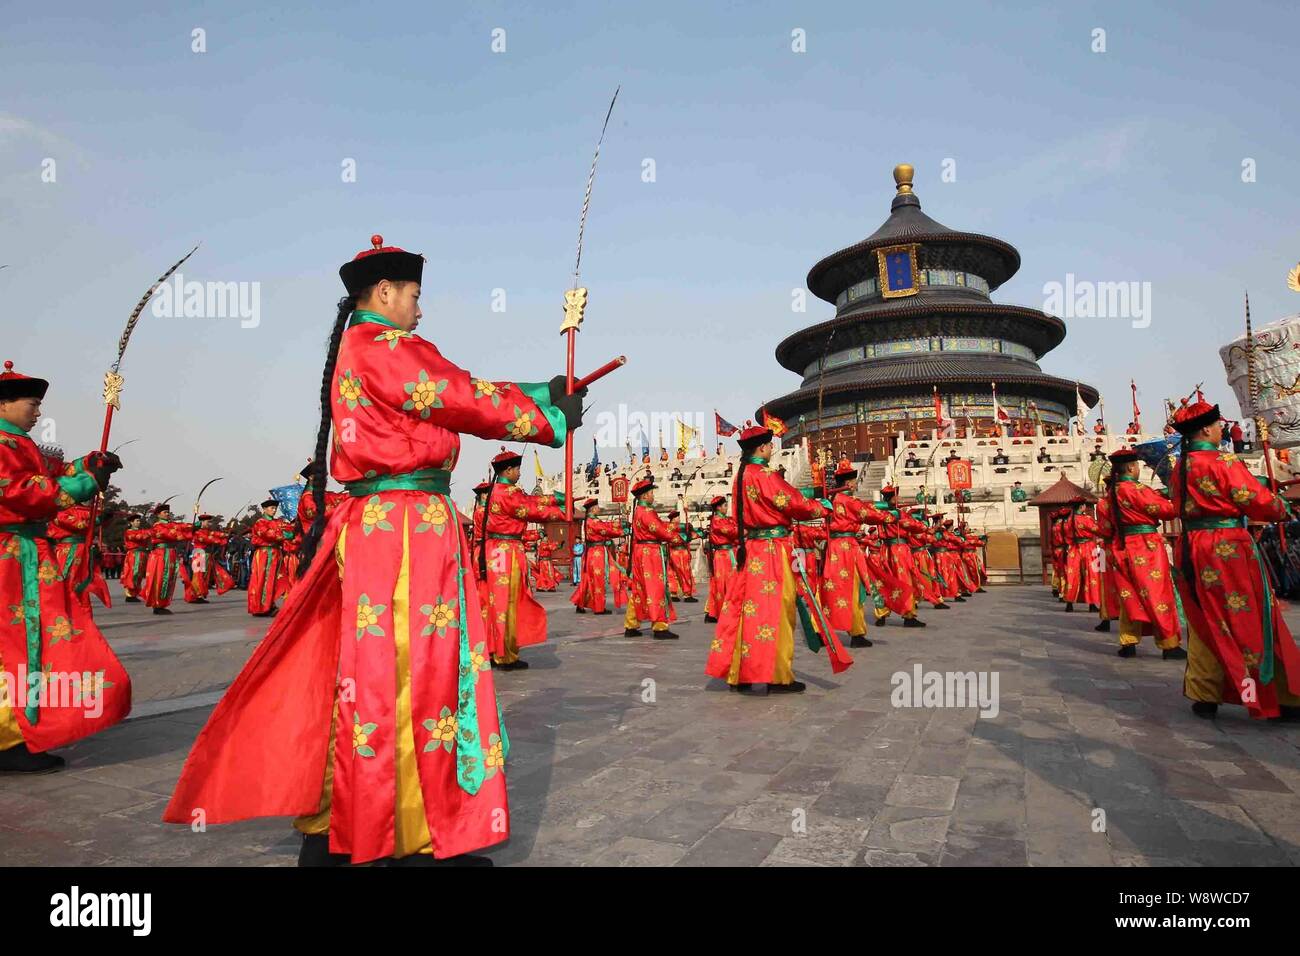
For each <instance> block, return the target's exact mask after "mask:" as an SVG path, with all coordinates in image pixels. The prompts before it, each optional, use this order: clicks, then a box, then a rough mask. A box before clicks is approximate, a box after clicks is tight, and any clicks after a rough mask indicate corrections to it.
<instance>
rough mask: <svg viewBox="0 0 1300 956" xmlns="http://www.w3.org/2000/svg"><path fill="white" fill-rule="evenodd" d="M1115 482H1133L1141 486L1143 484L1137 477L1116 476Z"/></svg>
mask: <svg viewBox="0 0 1300 956" xmlns="http://www.w3.org/2000/svg"><path fill="white" fill-rule="evenodd" d="M1115 480H1116V481H1131V482H1133V483H1134V484H1140V483H1141V479H1139V478H1138V477H1137V476H1136V475H1116V476H1115Z"/></svg>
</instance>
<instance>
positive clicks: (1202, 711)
mask: <svg viewBox="0 0 1300 956" xmlns="http://www.w3.org/2000/svg"><path fill="white" fill-rule="evenodd" d="M1192 713H1193V714H1195V715H1196V716H1197V717H1204V718H1205V719H1206V720H1213V719H1214V718H1215V715H1217V714H1218V713H1219V705H1218V704H1212V703H1209V702H1208V701H1203V700H1198V701H1195V702H1194V703H1193V704H1192Z"/></svg>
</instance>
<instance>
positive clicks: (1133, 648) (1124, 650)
mask: <svg viewBox="0 0 1300 956" xmlns="http://www.w3.org/2000/svg"><path fill="white" fill-rule="evenodd" d="M1116 653H1117V654H1119V656H1120V657H1137V656H1138V648H1137V645H1136V644H1124V645H1122V646H1121V647H1120V649H1119V650H1118V651H1117V652H1116Z"/></svg>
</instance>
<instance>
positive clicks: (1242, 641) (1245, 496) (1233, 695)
mask: <svg viewBox="0 0 1300 956" xmlns="http://www.w3.org/2000/svg"><path fill="white" fill-rule="evenodd" d="M1183 441H1184V443H1186V444H1187V446H1188V448H1189V450H1188V451H1187V452H1185V453H1184V455H1183V456H1182V458H1181V459H1180V460H1179V461H1178V463H1177V464H1176V465H1175V466H1174V469H1173V474H1172V475H1171V477H1170V480H1169V486H1170V488H1172V489H1173V493H1172V497H1173V501H1174V508H1175V509H1176V510H1177V511H1178V513H1179V514H1180V515H1182V519H1183V527H1184V534H1183V535H1182V536H1181V537H1180V539H1179V541H1178V547H1177V550H1176V554H1175V565H1176V566H1177V568H1178V569H1179V574H1178V575H1177V576H1176V578H1175V581H1176V584H1177V587H1178V590H1179V593H1180V594H1181V595H1182V598H1183V609H1184V611H1185V612H1186V614H1187V620H1188V625H1189V626H1190V627H1191V629H1192V631H1193V632H1194V633H1195V635H1196V637H1197V638H1198V639H1199V640H1200V641H1202V642H1203V643H1205V644H1206V645H1208V646H1209V648H1210V649H1211V650H1212V651H1213V652H1214V656H1215V657H1216V658H1217V659H1218V661H1219V666H1220V667H1222V669H1223V673H1224V677H1223V685H1222V696H1223V700H1225V701H1227V702H1229V703H1242V704H1245V706H1246V708H1247V709H1248V710H1249V712H1250V716H1251V717H1276V716H1277V715H1278V714H1279V712H1280V711H1279V709H1278V689H1279V686H1281V687H1283V688H1286V689H1288V690H1289V691H1290V693H1291V694H1297V693H1300V648H1297V647H1296V643H1295V639H1294V638H1293V637H1292V636H1291V631H1290V629H1289V628H1288V627H1287V625H1286V622H1285V621H1284V620H1283V619H1282V607H1281V602H1280V601H1278V600H1277V597H1276V596H1275V595H1274V593H1273V588H1272V586H1271V584H1270V583H1269V580H1268V574H1267V573H1266V571H1265V566H1264V563H1263V561H1262V559H1261V557H1260V555H1259V551H1258V549H1257V548H1256V546H1255V541H1254V539H1253V538H1252V537H1251V535H1250V532H1249V531H1248V530H1247V529H1246V528H1245V527H1242V526H1241V519H1242V518H1249V519H1251V520H1253V521H1276V520H1278V519H1279V518H1281V517H1283V516H1284V515H1285V514H1286V513H1287V512H1286V506H1285V505H1284V504H1283V503H1282V501H1281V499H1280V498H1278V497H1277V496H1276V495H1274V494H1273V493H1272V492H1271V491H1269V490H1268V489H1266V488H1263V487H1261V486H1260V484H1259V482H1258V481H1257V480H1256V479H1255V476H1254V475H1252V474H1251V473H1250V472H1249V471H1248V470H1247V468H1246V466H1245V465H1244V464H1242V462H1241V460H1240V459H1239V458H1237V456H1236V455H1234V454H1230V453H1221V452H1220V451H1219V450H1218V449H1217V448H1215V447H1214V446H1212V445H1209V444H1208V443H1205V442H1188V440H1187V439H1186V438H1184V439H1183ZM1184 468H1187V482H1186V485H1187V487H1186V494H1184V490H1183V476H1182V471H1183V469H1184ZM1209 522H1218V523H1222V524H1233V525H1234V526H1233V527H1222V528H1205V527H1201V528H1197V527H1196V525H1197V524H1198V523H1201V524H1204V523H1209ZM1184 571H1185V572H1186V573H1184ZM1187 574H1190V580H1189V579H1188V577H1187V576H1186V575H1187ZM1189 654H1190V650H1189ZM1189 661H1190V658H1189Z"/></svg>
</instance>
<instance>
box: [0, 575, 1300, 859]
mask: <svg viewBox="0 0 1300 956" xmlns="http://www.w3.org/2000/svg"><path fill="white" fill-rule="evenodd" d="M567 597H568V592H567V589H565V590H563V591H562V592H561V593H560V594H557V595H544V596H543V598H544V600H543V603H544V604H546V605H547V606H548V608H550V609H551V610H552V611H553V617H552V641H551V642H550V643H548V644H546V645H544V646H543V647H540V648H533V649H529V650H528V651H526V652H525V654H526V656H527V658H528V660H529V661H531V662H532V665H533V666H532V668H531V669H530V670H529V671H527V672H514V673H503V674H500V675H498V687H499V688H500V690H501V693H502V705H503V707H504V710H505V715H506V721H507V726H508V728H509V731H510V737H511V741H512V744H513V748H514V749H513V752H512V754H511V760H510V763H509V780H510V800H511V821H512V829H513V835H512V838H511V840H510V841H509V843H507V844H505V845H504V846H502V847H500V848H498V849H497V850H495V851H493V853H492V856H493V857H494V858H495V859H496V860H497V862H498V863H499V864H523V865H682V866H697V865H705V866H707V865H724V864H738V865H747V866H748V865H764V866H781V865H789V866H846V865H859V866H862V865H866V866H922V865H936V864H937V865H944V866H960V865H970V864H983V865H1007V866H1024V865H1027V864H1031V865H1045V864H1063V865H1112V864H1114V865H1135V866H1142V865H1150V864H1179V865H1203V864H1231V865H1246V866H1251V865H1279V864H1282V865H1285V864H1292V863H1296V862H1300V797H1298V796H1297V793H1300V755H1298V754H1297V746H1298V745H1300V726H1297V725H1278V724H1267V723H1253V722H1250V721H1248V720H1247V719H1246V718H1245V715H1244V712H1242V711H1241V710H1240V709H1234V708H1225V710H1224V712H1223V715H1222V716H1221V718H1220V719H1219V720H1218V721H1215V722H1206V721H1201V720H1198V719H1196V718H1195V717H1193V716H1192V715H1191V713H1190V711H1189V709H1188V707H1187V704H1186V702H1185V701H1184V700H1183V698H1182V696H1181V690H1180V688H1181V665H1180V664H1176V663H1174V662H1165V661H1162V660H1161V659H1160V657H1159V654H1158V652H1156V651H1155V650H1154V648H1153V646H1152V645H1150V644H1146V645H1144V646H1143V648H1142V650H1141V656H1140V657H1139V658H1138V659H1136V660H1121V659H1119V658H1117V657H1116V656H1115V653H1114V646H1113V645H1112V643H1111V638H1108V637H1107V636H1106V635H1100V634H1096V633H1094V632H1093V630H1092V627H1091V625H1092V624H1093V623H1095V620H1094V619H1093V618H1090V617H1089V616H1088V615H1085V614H1078V613H1076V614H1073V615H1067V614H1065V613H1063V611H1062V610H1061V609H1060V607H1061V606H1060V605H1058V604H1056V603H1055V602H1054V601H1053V600H1052V599H1051V597H1050V595H1049V593H1048V592H1047V591H1046V590H1045V589H1043V588H1038V587H1007V588H999V589H994V590H992V591H990V592H989V593H988V594H983V595H978V596H977V597H976V599H975V600H973V601H971V602H968V603H967V604H965V605H956V606H955V609H954V610H951V611H946V612H944V611H929V612H927V613H926V614H925V615H924V616H925V617H926V618H927V619H928V620H929V621H930V622H931V626H930V627H929V628H927V629H926V630H924V631H904V630H903V629H902V628H900V627H898V626H897V621H894V622H893V623H891V625H890V626H888V627H885V628H873V629H872V631H871V636H872V637H873V638H877V639H878V640H877V645H876V647H874V648H871V649H869V650H863V651H857V652H855V653H856V658H857V663H856V665H855V666H854V667H853V668H852V669H850V670H849V671H848V672H847V673H846V674H843V675H840V676H838V677H835V676H832V675H831V673H830V669H829V667H828V666H827V664H826V661H825V659H824V655H814V654H812V653H811V652H809V651H808V650H807V648H806V647H804V646H803V645H802V642H800V646H799V648H798V650H797V656H796V670H797V673H798V675H799V677H800V678H801V679H803V680H805V681H807V683H808V685H809V687H808V692H807V693H805V694H803V695H800V696H779V697H770V698H749V697H741V696H738V695H734V694H729V693H727V692H726V691H725V688H724V687H723V686H722V685H721V684H719V683H717V682H714V681H710V680H709V679H707V678H706V677H704V675H703V670H702V669H703V663H704V658H705V655H706V648H707V642H708V639H709V636H710V634H711V628H709V627H708V626H707V625H705V624H704V623H703V622H702V621H701V620H700V618H701V617H702V614H703V611H702V607H703V605H700V604H696V605H679V607H681V608H683V609H685V611H686V614H685V622H684V623H683V624H682V625H681V626H680V630H681V632H682V635H683V638H682V640H681V641H677V642H652V641H650V640H649V639H648V638H643V639H639V640H635V639H633V640H629V639H626V638H624V637H623V636H622V624H621V618H619V617H617V616H609V617H592V616H581V617H580V616H577V615H574V614H573V613H572V612H571V610H570V608H569V605H568V604H567V603H566V599H567ZM103 622H104V625H105V631H106V633H107V634H108V635H109V638H110V639H111V640H112V641H113V643H114V645H115V647H116V648H117V649H118V651H119V653H121V655H122V657H123V659H124V661H125V663H126V666H127V668H128V669H129V670H130V671H131V673H132V677H133V681H134V684H135V687H136V699H137V712H138V713H141V714H144V715H146V716H139V717H133V718H132V719H131V720H129V721H127V722H126V723H125V724H123V725H121V726H119V727H116V728H114V729H112V730H110V731H108V732H106V733H104V734H102V735H100V736H99V737H96V738H93V739H91V740H87V741H84V742H82V743H80V744H78V745H76V746H74V747H71V748H68V749H67V750H66V751H64V753H65V755H66V756H67V757H68V760H69V769H68V770H67V771H65V772H63V773H59V774H52V775H49V776H45V777H37V778H28V779H22V778H14V777H7V778H0V854H3V859H4V861H5V863H7V864H9V865H21V864H76V865H84V864H162V863H168V864H190V865H263V866H265V865H287V864H291V863H292V862H294V859H295V856H296V848H297V840H296V837H295V836H294V835H293V833H292V831H291V830H290V829H289V828H288V825H287V821H285V820H262V821H254V822H250V823H244V824H239V825H234V826H225V827H213V828H211V829H209V830H208V831H207V832H206V833H201V834H196V833H191V832H190V831H189V830H188V829H187V828H183V827H164V826H163V825H162V824H160V823H159V822H158V820H159V816H160V814H161V812H162V808H163V806H164V804H165V802H166V796H167V794H169V793H170V791H171V788H172V785H173V783H174V781H175V779H176V777H177V775H178V774H179V772H180V767H181V764H182V762H183V760H184V757H185V755H186V753H187V752H188V749H189V745H190V743H191V742H192V740H193V739H194V736H195V735H196V733H197V732H198V729H199V728H200V727H201V726H202V724H203V721H204V720H205V719H206V717H207V714H208V713H209V712H210V710H211V704H212V702H213V700H214V699H215V697H216V696H218V695H219V693H220V690H221V688H222V687H224V686H225V685H226V684H227V683H228V682H229V681H230V679H231V678H232V677H233V675H234V674H235V673H236V672H237V670H238V668H239V666H240V664H241V663H242V661H243V660H244V659H245V658H246V657H247V655H248V653H249V652H250V650H251V649H252V647H253V644H254V643H255V641H256V639H257V638H258V636H259V635H260V633H261V631H262V629H263V627H264V625H262V623H261V622H254V621H253V620H252V619H251V618H248V617H247V616H246V615H245V614H244V612H243V608H242V594H239V595H234V594H232V595H228V596H227V598H225V599H221V600H220V601H219V602H218V603H217V604H215V605H212V606H208V607H196V608H187V607H184V606H180V607H178V613H177V614H176V615H175V616H174V617H172V618H170V619H161V621H160V620H159V619H155V618H153V617H152V616H150V615H148V613H147V612H146V611H144V610H143V609H142V608H140V607H139V606H137V605H129V606H124V607H119V608H116V609H114V610H113V611H111V612H108V613H106V614H105V615H104V616H103ZM1295 623H1296V624H1300V619H1297V620H1296V621H1295ZM1112 637H1113V636H1112ZM916 664H920V665H921V666H922V667H923V668H924V670H926V671H969V670H975V671H992V672H996V673H997V675H998V678H999V691H1000V694H999V712H998V714H997V716H996V717H993V718H989V719H984V718H981V717H979V716H978V715H977V711H976V710H974V709H968V708H964V709H924V708H914V709H905V708H895V707H893V706H892V705H891V701H890V691H891V684H890V676H891V675H892V674H893V673H895V672H898V671H903V672H906V673H908V674H910V673H911V672H912V669H913V667H914V665H916ZM648 681H649V682H652V683H647V682H648ZM651 690H652V691H653V694H651V693H650V691H651ZM650 698H652V699H650ZM1097 810H1101V811H1104V817H1105V819H1104V824H1105V828H1104V831H1102V832H1097V831H1095V830H1094V825H1095V823H1096V822H1097V816H1096V814H1095V811H1097Z"/></svg>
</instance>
